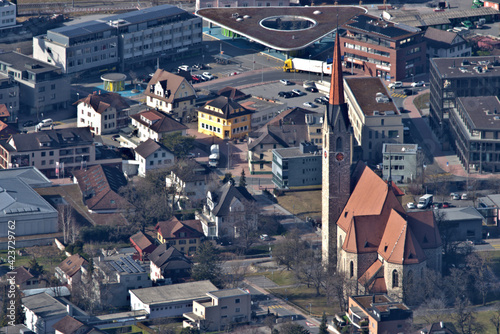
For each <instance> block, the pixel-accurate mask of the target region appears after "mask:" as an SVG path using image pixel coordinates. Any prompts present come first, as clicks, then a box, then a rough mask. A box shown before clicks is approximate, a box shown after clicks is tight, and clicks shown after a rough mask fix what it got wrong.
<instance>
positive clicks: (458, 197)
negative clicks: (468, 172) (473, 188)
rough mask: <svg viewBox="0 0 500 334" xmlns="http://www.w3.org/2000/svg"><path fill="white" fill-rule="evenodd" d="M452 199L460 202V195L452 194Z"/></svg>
mask: <svg viewBox="0 0 500 334" xmlns="http://www.w3.org/2000/svg"><path fill="white" fill-rule="evenodd" d="M450 197H451V199H453V200H459V199H460V195H459V194H456V193H451V194H450Z"/></svg>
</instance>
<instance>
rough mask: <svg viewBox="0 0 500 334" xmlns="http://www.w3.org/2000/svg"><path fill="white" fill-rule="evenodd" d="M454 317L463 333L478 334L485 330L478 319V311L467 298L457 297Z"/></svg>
mask: <svg viewBox="0 0 500 334" xmlns="http://www.w3.org/2000/svg"><path fill="white" fill-rule="evenodd" d="M452 318H453V320H454V321H455V323H456V324H457V327H458V329H459V330H460V333H462V334H476V333H482V332H483V331H484V327H483V325H482V324H481V323H479V322H478V321H477V318H476V313H475V312H474V311H473V309H472V306H471V304H470V301H469V300H468V299H467V298H457V299H456V301H455V313H453V315H452Z"/></svg>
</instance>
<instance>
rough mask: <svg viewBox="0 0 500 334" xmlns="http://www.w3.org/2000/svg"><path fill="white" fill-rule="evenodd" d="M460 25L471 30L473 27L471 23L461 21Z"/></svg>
mask: <svg viewBox="0 0 500 334" xmlns="http://www.w3.org/2000/svg"><path fill="white" fill-rule="evenodd" d="M462 25H463V26H464V27H466V28H467V29H472V28H473V27H474V25H473V24H472V22H471V21H462Z"/></svg>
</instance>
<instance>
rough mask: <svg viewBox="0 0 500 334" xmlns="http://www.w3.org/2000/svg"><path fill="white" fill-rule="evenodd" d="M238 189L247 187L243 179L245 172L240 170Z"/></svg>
mask: <svg viewBox="0 0 500 334" xmlns="http://www.w3.org/2000/svg"><path fill="white" fill-rule="evenodd" d="M238 185H239V186H240V187H244V188H246V187H247V178H246V177H245V170H244V169H243V168H242V169H241V176H240V183H239V184H238Z"/></svg>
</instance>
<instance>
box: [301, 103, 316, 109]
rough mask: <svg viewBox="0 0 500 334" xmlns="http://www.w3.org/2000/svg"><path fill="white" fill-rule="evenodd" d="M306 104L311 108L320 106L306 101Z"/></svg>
mask: <svg viewBox="0 0 500 334" xmlns="http://www.w3.org/2000/svg"><path fill="white" fill-rule="evenodd" d="M304 106H306V107H309V108H317V107H318V106H317V105H315V104H314V103H312V102H304Z"/></svg>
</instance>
